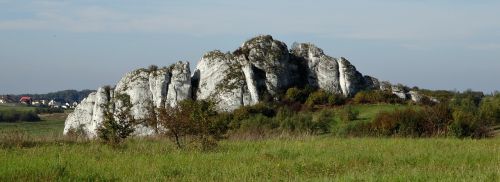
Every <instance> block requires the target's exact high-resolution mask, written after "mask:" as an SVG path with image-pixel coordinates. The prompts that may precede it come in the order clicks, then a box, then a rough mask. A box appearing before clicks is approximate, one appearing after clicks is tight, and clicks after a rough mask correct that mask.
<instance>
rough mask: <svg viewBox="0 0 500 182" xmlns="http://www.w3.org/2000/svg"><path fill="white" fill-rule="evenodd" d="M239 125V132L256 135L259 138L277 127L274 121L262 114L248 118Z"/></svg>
mask: <svg viewBox="0 0 500 182" xmlns="http://www.w3.org/2000/svg"><path fill="white" fill-rule="evenodd" d="M239 123H240V127H239V129H238V130H239V132H243V133H251V134H257V135H260V136H262V135H264V134H265V133H266V132H269V131H270V130H272V129H276V128H278V127H279V125H278V123H276V122H275V120H273V119H271V118H269V117H267V116H264V115H262V114H257V115H254V116H252V117H250V118H247V119H244V120H241V121H239Z"/></svg>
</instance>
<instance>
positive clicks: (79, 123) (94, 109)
mask: <svg viewBox="0 0 500 182" xmlns="http://www.w3.org/2000/svg"><path fill="white" fill-rule="evenodd" d="M112 95H113V93H109V92H107V91H106V89H104V88H103V87H101V88H99V89H97V92H94V93H91V94H89V96H88V97H87V98H85V99H83V101H82V102H81V103H80V104H79V105H78V107H76V108H75V111H73V112H72V113H71V114H69V115H68V118H66V122H65V124H64V134H67V133H68V132H69V131H70V130H72V129H73V130H80V129H81V130H83V132H85V133H86V134H87V136H89V137H91V138H93V137H96V136H97V127H98V126H99V125H100V124H101V123H102V121H103V118H104V109H103V108H104V105H106V104H107V103H108V102H110V99H111V97H112Z"/></svg>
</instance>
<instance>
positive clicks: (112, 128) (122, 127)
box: [97, 94, 136, 146]
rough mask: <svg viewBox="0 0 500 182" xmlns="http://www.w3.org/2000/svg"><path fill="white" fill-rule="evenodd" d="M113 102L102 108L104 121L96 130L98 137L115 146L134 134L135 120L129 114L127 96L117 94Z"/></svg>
mask: <svg viewBox="0 0 500 182" xmlns="http://www.w3.org/2000/svg"><path fill="white" fill-rule="evenodd" d="M115 99H116V104H115V102H108V103H107V104H105V105H103V106H101V107H103V108H104V121H103V122H102V123H101V125H100V126H99V127H98V128H97V133H98V136H99V138H100V139H101V140H103V141H104V142H106V143H107V144H110V145H113V146H116V145H118V144H120V143H121V142H123V140H124V139H126V138H127V137H129V136H130V135H131V134H132V133H133V132H134V128H133V126H134V124H136V120H135V119H134V117H133V116H132V114H131V108H132V104H131V103H130V96H129V95H127V94H117V95H116V96H115Z"/></svg>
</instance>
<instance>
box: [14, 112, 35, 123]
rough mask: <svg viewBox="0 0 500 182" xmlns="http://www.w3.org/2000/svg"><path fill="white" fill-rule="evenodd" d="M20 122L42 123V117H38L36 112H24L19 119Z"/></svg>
mask: <svg viewBox="0 0 500 182" xmlns="http://www.w3.org/2000/svg"><path fill="white" fill-rule="evenodd" d="M19 120H20V121H31V122H32V121H40V117H38V115H37V114H36V113H34V112H31V111H30V112H24V113H22V114H20V117H19Z"/></svg>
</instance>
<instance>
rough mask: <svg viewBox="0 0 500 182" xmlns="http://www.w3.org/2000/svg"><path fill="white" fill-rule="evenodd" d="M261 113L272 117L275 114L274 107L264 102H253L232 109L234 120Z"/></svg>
mask: <svg viewBox="0 0 500 182" xmlns="http://www.w3.org/2000/svg"><path fill="white" fill-rule="evenodd" d="M257 114H262V115H264V116H267V117H273V116H275V115H276V111H275V110H274V108H273V107H272V106H271V105H269V104H267V103H264V102H261V103H258V104H255V105H253V106H243V107H240V108H238V109H236V110H234V111H233V116H234V119H235V120H243V119H247V118H249V117H250V116H252V115H257Z"/></svg>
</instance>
